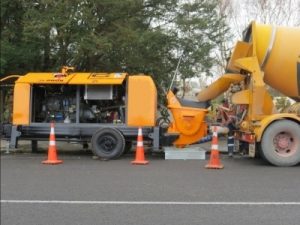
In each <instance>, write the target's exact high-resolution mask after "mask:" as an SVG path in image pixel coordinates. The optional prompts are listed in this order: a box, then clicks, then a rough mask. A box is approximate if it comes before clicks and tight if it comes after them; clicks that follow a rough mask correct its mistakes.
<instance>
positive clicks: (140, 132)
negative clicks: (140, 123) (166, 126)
mask: <svg viewBox="0 0 300 225" xmlns="http://www.w3.org/2000/svg"><path fill="white" fill-rule="evenodd" d="M138 136H143V132H142V128H139V133H138Z"/></svg>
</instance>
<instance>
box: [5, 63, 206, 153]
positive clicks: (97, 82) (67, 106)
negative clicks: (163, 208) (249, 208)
mask: <svg viewBox="0 0 300 225" xmlns="http://www.w3.org/2000/svg"><path fill="white" fill-rule="evenodd" d="M168 103H169V109H170V111H171V112H172V114H173V115H172V117H173V121H172V123H171V125H170V128H169V130H168V131H167V129H166V128H162V127H159V126H157V125H156V120H157V118H156V116H157V112H156V111H157V90H156V87H155V84H154V82H153V80H152V78H151V77H150V76H146V75H141V74H140V75H131V76H129V75H128V74H126V73H77V72H74V70H73V68H71V67H63V69H62V72H58V73H28V74H26V75H24V76H20V77H19V78H18V79H17V80H16V82H15V85H14V95H13V113H12V118H13V121H12V124H8V125H6V126H5V127H4V129H3V130H4V135H5V136H6V137H7V138H10V147H12V148H14V147H17V144H18V140H21V139H23V140H31V141H32V148H33V151H35V150H36V148H37V142H38V141H40V140H47V139H48V136H49V127H50V122H51V121H55V123H56V125H55V133H56V139H57V140H61V141H70V142H71V141H72V142H82V143H83V144H84V146H86V147H87V143H89V142H91V144H92V151H93V152H94V154H95V155H97V156H100V157H103V158H108V159H112V158H117V157H119V156H121V155H122V154H123V152H124V151H126V149H130V147H131V144H132V141H133V140H136V137H137V128H138V127H139V126H141V127H143V135H144V138H145V139H146V140H148V141H150V142H151V143H152V145H153V149H154V150H159V149H160V147H162V146H163V145H164V146H165V145H171V144H175V145H177V146H185V145H187V144H192V143H194V142H196V141H198V140H199V139H201V138H202V137H203V136H205V135H206V133H207V125H206V123H205V122H204V117H205V114H206V112H207V110H206V109H205V108H206V107H207V106H208V105H207V104H206V103H200V102H189V101H182V102H180V100H178V99H177V98H176V97H175V95H173V94H172V92H171V91H170V92H169V94H168Z"/></svg>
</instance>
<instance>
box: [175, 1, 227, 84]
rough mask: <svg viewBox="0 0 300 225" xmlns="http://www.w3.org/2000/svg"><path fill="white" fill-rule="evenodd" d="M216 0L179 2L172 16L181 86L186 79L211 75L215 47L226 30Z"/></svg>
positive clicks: (221, 40) (214, 61) (215, 61)
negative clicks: (174, 16) (179, 61)
mask: <svg viewBox="0 0 300 225" xmlns="http://www.w3.org/2000/svg"><path fill="white" fill-rule="evenodd" d="M217 6H218V2H217V1H197V0H196V1H191V2H183V3H182V4H181V5H180V7H179V11H178V14H177V15H176V25H175V31H177V35H178V37H177V43H178V45H177V48H176V55H177V57H178V58H181V65H180V67H179V73H180V76H181V79H182V81H183V87H185V81H186V79H187V78H191V77H196V76H201V75H204V76H210V75H212V73H211V71H210V69H211V68H212V67H213V65H214V64H215V63H217V60H216V58H215V55H216V51H218V50H217V48H218V46H220V45H221V44H222V43H223V42H224V40H223V38H224V37H225V33H226V31H227V28H226V25H225V23H224V17H222V16H219V15H218V12H217Z"/></svg>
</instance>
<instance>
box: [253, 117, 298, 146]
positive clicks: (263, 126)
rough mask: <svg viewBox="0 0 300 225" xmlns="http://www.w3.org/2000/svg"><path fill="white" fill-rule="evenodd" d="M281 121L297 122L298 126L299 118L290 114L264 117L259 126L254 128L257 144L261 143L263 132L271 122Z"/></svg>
mask: <svg viewBox="0 0 300 225" xmlns="http://www.w3.org/2000/svg"><path fill="white" fill-rule="evenodd" d="M281 119H290V120H294V121H297V122H298V123H299V124H300V118H299V116H297V115H295V114H291V113H280V114H273V115H269V116H267V117H265V118H264V119H262V120H261V121H260V122H259V125H257V126H255V127H254V133H255V136H256V140H257V141H258V142H260V141H261V138H262V135H263V132H264V130H265V129H266V128H267V127H268V126H269V124H271V123H272V122H273V121H276V120H281Z"/></svg>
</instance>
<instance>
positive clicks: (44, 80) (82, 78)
mask: <svg viewBox="0 0 300 225" xmlns="http://www.w3.org/2000/svg"><path fill="white" fill-rule="evenodd" d="M126 76H127V74H126V73H71V74H64V73H28V74H26V75H24V76H22V77H20V78H19V79H18V80H17V81H16V83H29V84H71V85H72V84H74V85H75V84H76V85H78V84H83V85H88V84H93V85H97V84H101V85H103V84H110V85H114V84H115V85H118V84H119V85H120V84H122V83H123V81H124V79H125V78H126Z"/></svg>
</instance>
